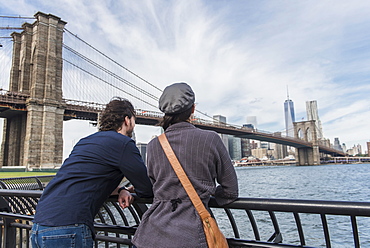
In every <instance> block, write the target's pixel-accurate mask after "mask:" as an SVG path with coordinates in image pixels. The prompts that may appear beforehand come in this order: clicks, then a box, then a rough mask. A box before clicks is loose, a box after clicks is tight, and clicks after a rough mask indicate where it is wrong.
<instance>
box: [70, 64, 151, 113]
mask: <svg viewBox="0 0 370 248" xmlns="http://www.w3.org/2000/svg"><path fill="white" fill-rule="evenodd" d="M63 60H64V61H65V62H67V63H69V64H70V65H72V66H74V67H76V68H78V69H79V70H81V71H83V72H85V73H87V74H89V75H90V76H92V77H94V78H96V79H98V80H100V81H102V82H104V83H106V84H108V85H110V86H112V87H113V88H115V89H117V90H119V91H122V92H124V93H126V94H128V95H130V96H132V97H134V98H136V99H138V100H139V101H142V102H144V103H146V104H148V105H150V106H152V107H154V108H156V107H157V106H155V105H154V104H151V103H149V102H147V101H145V100H143V99H141V98H139V97H137V96H134V95H133V94H131V93H128V92H127V91H124V90H123V89H121V88H119V87H117V86H115V85H113V84H112V83H109V82H107V81H106V80H104V79H102V78H100V77H98V76H96V75H94V74H93V73H91V72H89V71H87V70H85V69H83V68H81V67H79V66H78V65H76V64H74V63H72V62H70V61H68V60H66V59H63Z"/></svg>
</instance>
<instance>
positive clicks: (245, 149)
mask: <svg viewBox="0 0 370 248" xmlns="http://www.w3.org/2000/svg"><path fill="white" fill-rule="evenodd" d="M241 146H242V157H243V158H244V157H249V156H250V155H252V148H251V143H250V140H249V139H241Z"/></svg>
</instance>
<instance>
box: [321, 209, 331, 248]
mask: <svg viewBox="0 0 370 248" xmlns="http://www.w3.org/2000/svg"><path fill="white" fill-rule="evenodd" d="M320 216H321V222H322V227H323V229H324V237H325V243H326V248H331V243H330V235H329V227H328V222H327V220H326V215H325V214H320Z"/></svg>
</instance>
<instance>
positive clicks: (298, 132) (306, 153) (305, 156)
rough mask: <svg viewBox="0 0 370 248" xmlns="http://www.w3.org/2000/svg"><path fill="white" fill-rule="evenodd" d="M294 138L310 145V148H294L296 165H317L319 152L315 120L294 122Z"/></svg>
mask: <svg viewBox="0 0 370 248" xmlns="http://www.w3.org/2000/svg"><path fill="white" fill-rule="evenodd" d="M293 126H294V137H295V138H298V139H301V140H304V141H306V142H310V143H312V147H300V148H296V155H295V157H296V162H297V165H319V164H320V150H319V141H318V139H317V137H318V136H317V128H316V125H315V120H310V121H301V122H294V123H293Z"/></svg>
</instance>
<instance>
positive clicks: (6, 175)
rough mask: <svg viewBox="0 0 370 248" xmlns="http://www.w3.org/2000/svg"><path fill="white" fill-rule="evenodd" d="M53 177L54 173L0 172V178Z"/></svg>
mask: <svg viewBox="0 0 370 248" xmlns="http://www.w3.org/2000/svg"><path fill="white" fill-rule="evenodd" d="M48 175H55V172H0V178H10V177H33V176H48Z"/></svg>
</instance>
